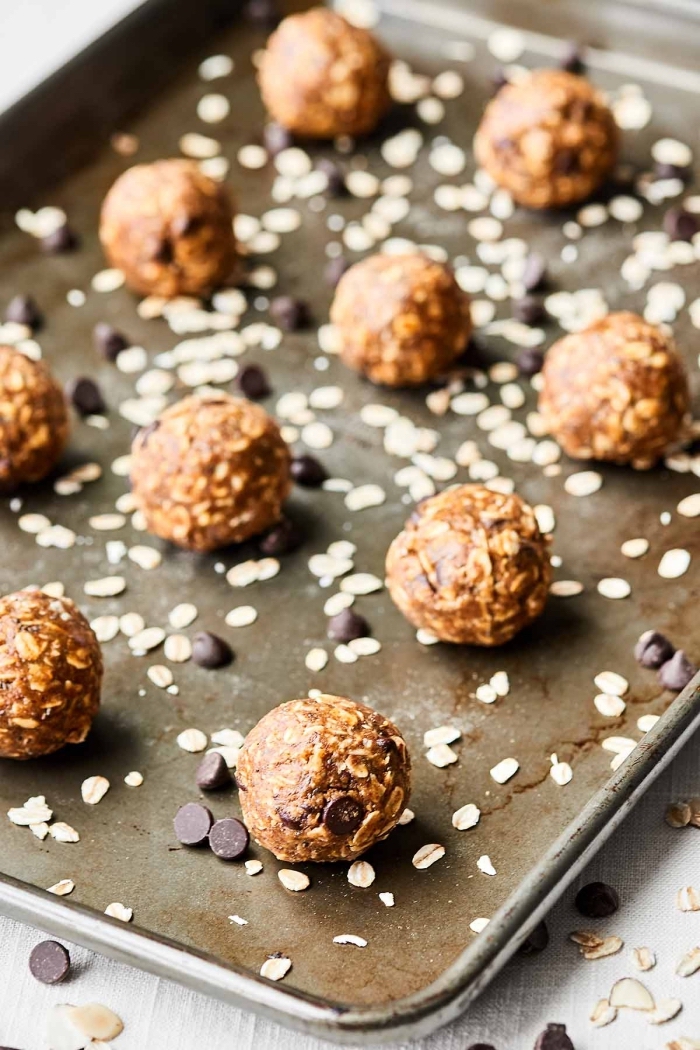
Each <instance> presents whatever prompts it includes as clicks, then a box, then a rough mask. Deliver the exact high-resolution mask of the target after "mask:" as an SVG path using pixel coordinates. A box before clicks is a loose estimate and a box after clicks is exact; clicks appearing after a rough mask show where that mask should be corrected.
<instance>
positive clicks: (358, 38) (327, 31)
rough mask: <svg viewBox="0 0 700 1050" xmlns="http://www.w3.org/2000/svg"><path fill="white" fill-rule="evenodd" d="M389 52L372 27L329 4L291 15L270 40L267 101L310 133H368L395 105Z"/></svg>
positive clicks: (287, 122)
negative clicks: (353, 21) (349, 19)
mask: <svg viewBox="0 0 700 1050" xmlns="http://www.w3.org/2000/svg"><path fill="white" fill-rule="evenodd" d="M388 76H389V56H388V54H387V53H386V51H385V50H384V48H383V47H381V45H380V44H379V43H377V41H376V40H375V39H374V37H373V36H372V34H371V33H369V32H368V31H367V30H366V29H360V28H358V27H357V26H353V25H350V23H349V22H346V20H345V19H344V18H342V17H341V16H340V15H338V14H336V13H335V12H334V11H329V10H327V9H326V8H321V7H314V8H312V9H311V10H310V11H306V12H304V13H303V14H296V15H290V16H289V17H288V18H285V19H284V21H283V22H282V23H281V24H280V26H279V27H278V28H277V30H276V31H275V32H274V33H273V34H272V36H271V37H270V39H269V40H268V42H267V48H266V49H265V51H264V53H263V57H262V62H261V64H260V70H259V74H258V79H259V82H260V91H261V93H262V97H263V102H264V103H265V105H266V107H267V109H268V111H269V113H270V115H271V116H272V117H273V119H274V120H276V121H277V122H278V123H279V124H282V125H283V127H285V128H288V129H289V130H290V131H292V132H294V133H295V134H297V135H301V136H302V137H304V138H314V139H333V138H336V137H337V136H339V135H366V134H368V133H369V132H370V131H372V130H373V129H374V128H375V127H376V125H377V124H378V123H379V121H380V120H381V118H382V117H383V116H384V114H385V112H386V111H387V109H388V108H389V104H390V97H389V89H388V86H387V81H388Z"/></svg>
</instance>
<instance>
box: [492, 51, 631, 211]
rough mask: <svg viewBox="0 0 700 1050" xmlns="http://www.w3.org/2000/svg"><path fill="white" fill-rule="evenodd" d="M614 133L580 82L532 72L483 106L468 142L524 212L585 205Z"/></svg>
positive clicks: (596, 98) (614, 144) (603, 106)
mask: <svg viewBox="0 0 700 1050" xmlns="http://www.w3.org/2000/svg"><path fill="white" fill-rule="evenodd" d="M618 140H619V136H618V131H617V127H616V124H615V121H614V118H613V115H612V113H611V111H610V109H609V108H608V105H607V103H606V102H605V99H604V98H603V96H602V95H601V94H600V92H599V91H597V90H596V89H595V88H594V87H593V86H592V85H591V84H590V83H589V82H588V81H587V80H585V79H584V78H583V77H579V76H576V75H575V74H573V73H567V72H565V71H564V70H558V69H537V70H535V71H534V72H532V73H529V74H528V75H527V76H525V77H524V78H523V79H522V80H517V81H515V82H514V83H511V84H506V85H505V87H503V88H501V90H500V91H499V92H498V94H497V95H496V96H495V98H493V99H492V100H491V102H489V104H488V106H487V107H486V112H485V113H484V116H483V118H482V121H481V124H480V125H479V128H478V130H477V133H476V138H475V140H474V150H475V153H476V159H477V161H478V163H479V164H481V166H482V167H483V168H485V169H486V171H487V172H488V173H489V175H490V176H491V178H492V179H493V180H494V181H495V182H496V183H497V184H498V185H499V186H502V187H503V188H504V189H506V190H508V191H509V193H510V194H511V195H512V197H513V199H514V200H515V201H517V202H518V203H519V204H523V205H525V206H526V207H528V208H565V207H567V206H568V205H570V204H575V203H577V202H578V201H582V200H585V198H586V197H589V196H590V195H591V193H593V192H594V190H596V189H597V188H598V186H599V185H600V184H601V182H603V180H604V179H605V177H606V176H607V175H608V174H609V173H610V171H612V169H613V167H614V165H615V161H616V159H617V152H618Z"/></svg>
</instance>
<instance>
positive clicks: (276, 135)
mask: <svg viewBox="0 0 700 1050" xmlns="http://www.w3.org/2000/svg"><path fill="white" fill-rule="evenodd" d="M293 142H294V137H293V135H292V133H291V131H289V130H288V129H287V128H285V127H284V126H283V125H282V124H277V123H276V122H275V121H272V122H271V123H269V124H266V125H265V127H264V128H263V143H264V145H265V149H266V150H267V152H268V153H269V154H270V156H271V157H276V156H277V154H278V153H281V152H282V150H283V149H289V147H290V146H291V145H292V144H293Z"/></svg>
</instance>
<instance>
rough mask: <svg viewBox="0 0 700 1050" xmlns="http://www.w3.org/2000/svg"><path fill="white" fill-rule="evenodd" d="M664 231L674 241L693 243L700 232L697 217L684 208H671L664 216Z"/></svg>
mask: <svg viewBox="0 0 700 1050" xmlns="http://www.w3.org/2000/svg"><path fill="white" fill-rule="evenodd" d="M664 230H665V231H666V233H667V234H668V235H669V237H670V238H671V240H672V241H692V239H693V237H694V236H695V234H696V233H697V232H698V230H700V223H699V222H698V217H697V215H691V214H690V212H689V211H685V209H684V208H669V209H668V211H667V212H666V214H665V215H664Z"/></svg>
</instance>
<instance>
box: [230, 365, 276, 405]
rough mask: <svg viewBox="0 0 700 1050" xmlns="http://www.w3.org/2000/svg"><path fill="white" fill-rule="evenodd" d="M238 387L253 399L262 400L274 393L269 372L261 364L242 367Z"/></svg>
mask: <svg viewBox="0 0 700 1050" xmlns="http://www.w3.org/2000/svg"><path fill="white" fill-rule="evenodd" d="M238 388H239V390H240V391H241V393H242V394H245V396H246V397H248V398H250V400H251V401H262V400H263V398H265V397H269V396H270V394H271V393H272V388H271V386H270V383H269V381H268V378H267V373H266V372H265V370H264V369H263V368H261V367H260V365H246V366H245V368H242V369H241V371H240V372H239V373H238Z"/></svg>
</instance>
